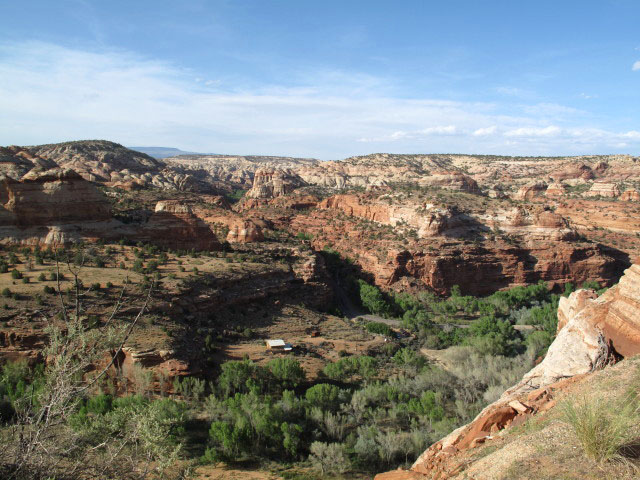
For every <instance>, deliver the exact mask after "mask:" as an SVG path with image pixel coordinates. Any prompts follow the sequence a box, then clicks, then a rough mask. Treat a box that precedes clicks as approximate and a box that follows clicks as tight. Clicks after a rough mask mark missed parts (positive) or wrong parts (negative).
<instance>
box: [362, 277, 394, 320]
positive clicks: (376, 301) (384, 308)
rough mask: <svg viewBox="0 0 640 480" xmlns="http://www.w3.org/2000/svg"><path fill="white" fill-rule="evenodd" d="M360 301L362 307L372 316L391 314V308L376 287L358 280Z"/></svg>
mask: <svg viewBox="0 0 640 480" xmlns="http://www.w3.org/2000/svg"><path fill="white" fill-rule="evenodd" d="M358 287H359V292H360V301H361V302H362V306H363V307H365V308H366V309H367V310H369V312H371V313H373V314H374V315H383V316H387V315H389V314H390V313H391V306H390V305H389V304H388V303H387V301H386V300H385V298H384V295H382V292H381V291H380V289H379V288H378V287H375V286H373V285H369V284H368V283H367V282H365V281H364V280H358Z"/></svg>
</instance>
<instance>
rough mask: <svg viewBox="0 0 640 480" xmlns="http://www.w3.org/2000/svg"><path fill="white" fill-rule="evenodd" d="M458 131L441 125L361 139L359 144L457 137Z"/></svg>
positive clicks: (452, 127) (455, 128) (450, 126)
mask: <svg viewBox="0 0 640 480" xmlns="http://www.w3.org/2000/svg"><path fill="white" fill-rule="evenodd" d="M456 133H458V129H457V127H456V126H455V125H442V126H441V125H439V126H435V127H427V128H422V129H420V130H412V131H409V132H407V131H403V130H398V131H395V132H393V133H392V134H390V135H383V136H381V137H377V138H375V137H374V138H359V139H358V142H365V143H366V142H387V141H397V140H406V139H416V138H420V137H428V136H431V135H455V134H456Z"/></svg>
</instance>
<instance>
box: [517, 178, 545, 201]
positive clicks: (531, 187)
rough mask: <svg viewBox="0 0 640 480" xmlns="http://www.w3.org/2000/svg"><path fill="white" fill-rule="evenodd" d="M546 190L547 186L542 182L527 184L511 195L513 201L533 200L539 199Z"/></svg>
mask: <svg viewBox="0 0 640 480" xmlns="http://www.w3.org/2000/svg"><path fill="white" fill-rule="evenodd" d="M546 190H547V184H546V183H545V182H542V181H538V182H533V183H528V184H527V185H524V186H522V187H520V188H519V189H518V191H517V192H516V193H515V194H514V195H513V199H514V200H533V199H534V198H536V197H540V196H542V195H543V194H544V192H545V191H546Z"/></svg>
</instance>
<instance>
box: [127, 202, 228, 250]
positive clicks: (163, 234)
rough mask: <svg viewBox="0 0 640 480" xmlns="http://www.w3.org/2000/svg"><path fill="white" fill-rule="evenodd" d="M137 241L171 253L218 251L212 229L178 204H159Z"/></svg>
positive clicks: (218, 244) (187, 206)
mask: <svg viewBox="0 0 640 480" xmlns="http://www.w3.org/2000/svg"><path fill="white" fill-rule="evenodd" d="M138 237H139V238H141V239H143V240H146V241H149V242H152V243H155V244H159V245H162V246H165V247H168V248H172V249H183V250H189V249H192V248H195V249H196V250H220V249H221V245H220V242H219V241H218V238H217V237H216V235H215V234H214V233H213V231H212V230H211V228H210V227H209V226H208V225H207V224H206V223H205V222H203V221H202V220H201V219H200V218H198V217H197V216H196V215H195V214H194V213H193V211H192V210H191V207H190V206H189V205H187V204H185V203H182V202H180V201H177V200H167V201H161V202H158V203H157V205H156V208H155V212H154V214H153V215H152V216H151V218H150V219H149V221H148V222H147V224H146V225H144V226H143V227H142V229H141V232H140V233H139V234H138Z"/></svg>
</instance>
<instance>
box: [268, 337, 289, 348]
mask: <svg viewBox="0 0 640 480" xmlns="http://www.w3.org/2000/svg"><path fill="white" fill-rule="evenodd" d="M285 345H286V344H285V343H284V340H282V339H281V338H279V339H277V340H267V346H269V347H284V346H285Z"/></svg>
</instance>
